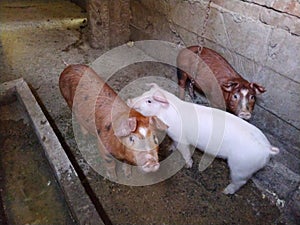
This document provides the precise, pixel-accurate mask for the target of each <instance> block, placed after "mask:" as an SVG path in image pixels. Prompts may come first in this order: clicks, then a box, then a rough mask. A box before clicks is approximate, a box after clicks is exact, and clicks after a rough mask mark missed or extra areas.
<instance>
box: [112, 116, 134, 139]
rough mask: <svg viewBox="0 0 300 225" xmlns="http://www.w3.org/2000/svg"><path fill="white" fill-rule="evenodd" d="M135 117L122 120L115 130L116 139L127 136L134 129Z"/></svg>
mask: <svg viewBox="0 0 300 225" xmlns="http://www.w3.org/2000/svg"><path fill="white" fill-rule="evenodd" d="M136 124H137V122H136V117H130V118H124V119H122V120H121V121H120V122H119V124H118V125H117V126H116V128H115V135H116V136H117V137H125V136H128V135H129V134H130V133H131V132H133V131H135V129H136Z"/></svg>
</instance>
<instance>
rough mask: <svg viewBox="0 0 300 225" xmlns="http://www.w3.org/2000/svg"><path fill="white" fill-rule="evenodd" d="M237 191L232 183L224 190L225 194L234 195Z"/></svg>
mask: <svg viewBox="0 0 300 225" xmlns="http://www.w3.org/2000/svg"><path fill="white" fill-rule="evenodd" d="M234 193H235V188H234V187H233V185H232V184H229V185H228V186H227V187H226V188H225V189H224V190H223V194H225V195H233V194H234Z"/></svg>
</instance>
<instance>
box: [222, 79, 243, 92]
mask: <svg viewBox="0 0 300 225" xmlns="http://www.w3.org/2000/svg"><path fill="white" fill-rule="evenodd" d="M238 86H239V83H238V82H234V81H228V82H226V83H223V84H222V89H223V90H224V91H227V92H230V91H232V90H233V89H234V88H237V87H238Z"/></svg>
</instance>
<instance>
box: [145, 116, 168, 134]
mask: <svg viewBox="0 0 300 225" xmlns="http://www.w3.org/2000/svg"><path fill="white" fill-rule="evenodd" d="M149 120H150V125H151V126H154V127H155V128H157V129H158V130H162V131H165V130H167V129H168V128H169V126H168V125H166V124H165V123H164V122H163V121H161V120H160V119H159V118H158V117H157V116H151V117H150V118H149Z"/></svg>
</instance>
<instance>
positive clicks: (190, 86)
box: [187, 80, 196, 102]
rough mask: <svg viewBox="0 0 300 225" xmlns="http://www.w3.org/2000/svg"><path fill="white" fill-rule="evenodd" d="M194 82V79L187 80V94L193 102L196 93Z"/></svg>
mask: <svg viewBox="0 0 300 225" xmlns="http://www.w3.org/2000/svg"><path fill="white" fill-rule="evenodd" d="M194 83H195V81H194V80H188V82H187V86H188V91H189V95H190V97H191V99H192V101H193V102H195V98H196V94H195V90H194Z"/></svg>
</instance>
